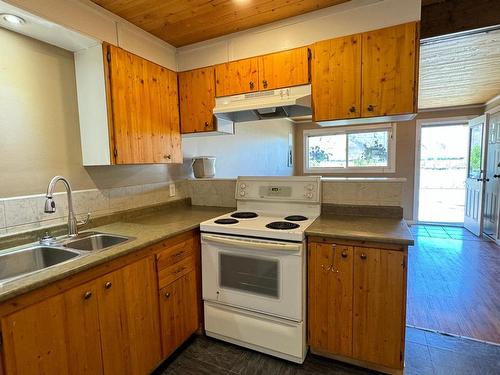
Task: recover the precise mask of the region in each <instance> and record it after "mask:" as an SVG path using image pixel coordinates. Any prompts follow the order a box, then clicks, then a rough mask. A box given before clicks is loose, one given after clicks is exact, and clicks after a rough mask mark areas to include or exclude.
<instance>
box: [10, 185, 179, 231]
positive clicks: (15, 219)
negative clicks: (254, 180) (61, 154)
mask: <svg viewBox="0 0 500 375" xmlns="http://www.w3.org/2000/svg"><path fill="white" fill-rule="evenodd" d="M172 183H174V184H175V188H176V194H175V196H174V197H170V195H169V190H170V189H169V185H170V184H172ZM188 196H189V195H188V186H187V181H186V180H181V181H175V182H165V183H155V184H147V185H134V186H126V187H118V188H111V189H102V190H98V189H90V190H77V191H73V206H74V210H75V214H76V215H77V218H78V219H80V218H83V217H85V215H86V214H87V213H91V214H92V216H101V215H105V214H109V213H112V212H117V211H122V210H127V209H131V208H137V207H141V206H148V205H152V204H157V203H164V202H168V201H172V200H178V199H184V198H186V197H188ZM54 201H55V203H56V212H55V213H53V214H46V213H45V212H44V204H45V194H37V195H30V196H24V197H13V198H4V199H0V235H2V234H8V233H15V232H21V231H24V230H30V229H34V228H40V227H45V226H52V225H57V224H61V223H64V222H66V220H67V217H68V204H67V198H66V193H65V192H63V193H56V194H54Z"/></svg>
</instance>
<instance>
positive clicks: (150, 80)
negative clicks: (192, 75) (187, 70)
mask: <svg viewBox="0 0 500 375" xmlns="http://www.w3.org/2000/svg"><path fill="white" fill-rule="evenodd" d="M105 59H106V62H107V65H106V71H107V92H108V110H111V116H110V124H111V126H110V133H111V137H110V143H111V144H110V147H111V150H112V154H113V155H114V163H115V164H145V163H181V162H182V152H181V144H180V127H179V106H178V92H177V73H175V72H173V71H170V70H168V69H166V68H164V67H161V66H159V65H157V64H154V63H152V62H150V61H148V60H145V59H143V58H141V57H139V56H137V55H134V54H132V53H130V52H127V51H125V50H123V49H121V48H118V47H115V46H112V45H109V44H107V45H105Z"/></svg>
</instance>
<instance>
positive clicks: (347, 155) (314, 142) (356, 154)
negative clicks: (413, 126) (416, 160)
mask: <svg viewBox="0 0 500 375" xmlns="http://www.w3.org/2000/svg"><path fill="white" fill-rule="evenodd" d="M395 171H396V125H395V124H392V123H385V124H377V125H366V126H345V127H344V126H343V127H332V128H326V129H311V130H305V131H304V172H305V173H319V174H321V173H377V172H378V173H394V172H395Z"/></svg>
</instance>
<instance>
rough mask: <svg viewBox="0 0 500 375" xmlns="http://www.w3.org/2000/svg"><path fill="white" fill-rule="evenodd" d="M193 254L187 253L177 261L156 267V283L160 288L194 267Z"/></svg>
mask: <svg viewBox="0 0 500 375" xmlns="http://www.w3.org/2000/svg"><path fill="white" fill-rule="evenodd" d="M195 263H196V261H195V258H194V255H189V256H187V257H185V258H184V259H182V260H181V261H179V262H175V263H174V264H172V265H170V266H168V267H164V268H163V269H159V268H158V284H159V287H160V288H163V287H165V286H167V285H169V284H170V283H172V282H174V281H175V280H177V279H178V278H180V277H182V276H184V275H186V274H188V273H189V272H191V271H194V270H195V269H196V267H195Z"/></svg>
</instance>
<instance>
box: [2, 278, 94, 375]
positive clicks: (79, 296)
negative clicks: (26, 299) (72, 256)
mask: <svg viewBox="0 0 500 375" xmlns="http://www.w3.org/2000/svg"><path fill="white" fill-rule="evenodd" d="M96 297H97V296H96V284H95V283H94V282H90V283H87V284H84V285H81V286H79V287H76V288H73V289H71V290H69V291H67V292H64V293H62V294H59V295H56V296H54V297H51V298H48V299H46V300H44V301H42V302H39V303H36V304H34V305H32V306H29V307H27V308H25V309H22V310H20V311H17V312H15V313H13V314H11V315H8V316H7V317H5V318H3V319H2V332H3V340H4V342H3V350H4V361H5V362H4V363H5V370H6V373H7V374H9V375H14V374H20V375H21V374H22V375H29V374H33V375H35V374H36V375H54V374H71V375H77V374H78V375H80V374H88V375H93V374H102V359H101V342H100V335H99V315H98V308H97V298H96Z"/></svg>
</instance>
